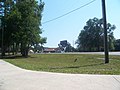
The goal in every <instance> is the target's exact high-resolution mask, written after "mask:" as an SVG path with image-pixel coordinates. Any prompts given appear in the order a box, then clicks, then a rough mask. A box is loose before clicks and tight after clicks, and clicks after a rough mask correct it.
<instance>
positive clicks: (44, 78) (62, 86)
mask: <svg viewBox="0 0 120 90" xmlns="http://www.w3.org/2000/svg"><path fill="white" fill-rule="evenodd" d="M0 90H120V75H87V74H86V75H85V74H59V73H48V72H38V71H30V70H24V69H21V68H18V67H16V66H14V65H12V64H9V63H7V62H5V61H3V60H0Z"/></svg>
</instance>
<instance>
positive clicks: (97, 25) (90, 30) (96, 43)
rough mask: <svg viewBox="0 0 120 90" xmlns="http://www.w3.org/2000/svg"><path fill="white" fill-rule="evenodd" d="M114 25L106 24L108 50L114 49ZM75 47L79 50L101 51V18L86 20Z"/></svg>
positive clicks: (102, 43)
mask: <svg viewBox="0 0 120 90" xmlns="http://www.w3.org/2000/svg"><path fill="white" fill-rule="evenodd" d="M115 28H116V27H115V25H111V24H110V23H108V24H107V33H108V43H109V50H113V49H114V41H115V38H114V35H113V31H114V30H115ZM76 44H77V48H78V49H79V50H80V51H101V50H103V49H104V48H103V47H104V30H103V19H98V18H96V17H95V18H93V19H89V20H88V21H87V22H86V25H85V26H84V27H83V30H81V32H80V34H79V36H78V39H77V41H76Z"/></svg>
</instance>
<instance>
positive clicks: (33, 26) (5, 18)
mask: <svg viewBox="0 0 120 90" xmlns="http://www.w3.org/2000/svg"><path fill="white" fill-rule="evenodd" d="M0 5H1V16H2V23H3V26H2V27H3V30H0V32H1V35H2V34H3V38H1V37H0V38H1V39H0V46H1V43H3V44H4V45H3V46H4V47H2V46H1V48H4V52H2V53H3V54H2V55H5V51H7V50H8V49H12V50H13V51H14V50H15V51H19V50H20V51H21V54H22V56H27V55H28V50H29V47H30V46H32V45H35V44H39V43H43V44H44V43H46V39H45V40H43V39H44V38H42V37H41V36H40V34H42V29H41V28H40V26H41V19H42V12H43V8H44V2H42V0H40V2H39V3H38V2H37V1H36V0H4V1H2V0H1V1H0ZM3 31H4V32H3ZM2 39H3V42H2Z"/></svg>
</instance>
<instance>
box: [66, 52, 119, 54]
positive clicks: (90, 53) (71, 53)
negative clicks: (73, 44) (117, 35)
mask: <svg viewBox="0 0 120 90" xmlns="http://www.w3.org/2000/svg"><path fill="white" fill-rule="evenodd" d="M64 54H101V55H103V54H104V52H69V53H64ZM109 55H120V52H109Z"/></svg>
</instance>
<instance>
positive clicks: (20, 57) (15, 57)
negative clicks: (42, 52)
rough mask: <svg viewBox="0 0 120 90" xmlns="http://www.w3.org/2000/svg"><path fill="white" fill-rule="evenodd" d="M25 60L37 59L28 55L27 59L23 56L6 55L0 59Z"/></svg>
mask: <svg viewBox="0 0 120 90" xmlns="http://www.w3.org/2000/svg"><path fill="white" fill-rule="evenodd" d="M24 58H36V57H32V56H30V55H28V56H27V57H23V56H21V55H6V56H3V57H0V59H24Z"/></svg>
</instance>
